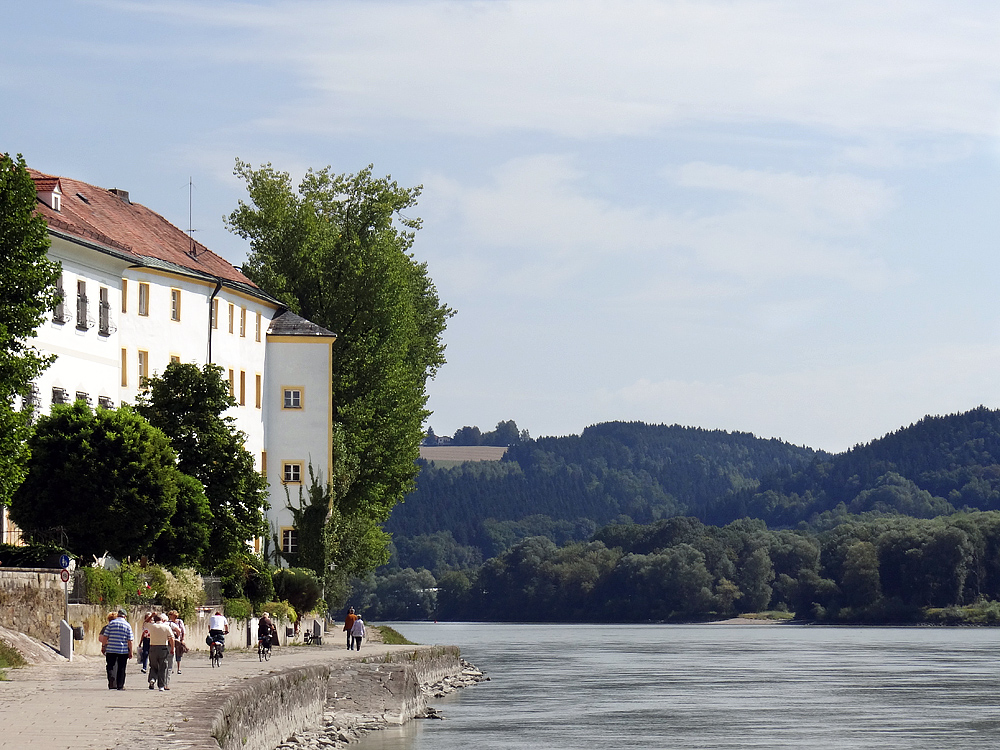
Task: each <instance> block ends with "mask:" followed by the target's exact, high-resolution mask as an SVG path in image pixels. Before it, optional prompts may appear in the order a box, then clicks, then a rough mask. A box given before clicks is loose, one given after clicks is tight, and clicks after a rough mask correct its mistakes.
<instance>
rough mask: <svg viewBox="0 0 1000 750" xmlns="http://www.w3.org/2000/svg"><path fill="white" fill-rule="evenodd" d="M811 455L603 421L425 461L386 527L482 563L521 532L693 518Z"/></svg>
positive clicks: (572, 532) (744, 437)
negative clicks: (448, 459) (464, 551)
mask: <svg viewBox="0 0 1000 750" xmlns="http://www.w3.org/2000/svg"><path fill="white" fill-rule="evenodd" d="M817 457H822V458H827V459H828V458H829V456H826V455H825V454H819V453H817V452H816V451H814V450H812V449H809V448H803V447H796V446H793V445H789V444H788V443H784V442H782V441H780V440H773V439H769V440H765V439H761V438H757V437H755V436H754V435H752V434H749V433H739V432H732V433H731V432H725V431H722V430H704V429H700V428H696V427H680V426H677V425H673V426H667V425H648V424H644V423H641V422H628V423H626V422H608V423H605V424H598V425H594V426H591V427H588V428H587V429H585V430H584V431H583V434H581V435H572V436H568V437H550V438H540V439H537V440H528V441H526V442H523V443H521V444H519V445H513V446H511V447H510V448H508V449H507V452H506V454H505V455H504V457H503V460H501V461H499V462H479V463H463V464H460V465H458V466H454V467H441V466H438V465H436V464H435V465H430V464H425V465H424V467H423V469H422V470H421V473H420V476H419V477H418V478H417V488H416V490H415V491H414V492H412V493H410V495H408V496H407V497H406V500H405V502H404V503H403V504H402V505H400V506H397V507H396V508H395V509H394V510H393V513H392V516H391V518H390V519H389V521H388V522H387V523H386V524H385V528H386V530H387V531H390V532H392V533H393V534H394V535H395V536H396V537H397V538H400V537H406V538H412V537H418V536H422V535H430V534H436V533H438V532H450V534H451V535H452V536H453V537H454V539H455V541H456V542H457V543H458V544H459V545H463V546H469V547H474V548H477V549H478V550H480V551H481V552H482V554H483V555H484V556H486V557H489V556H492V555H495V554H498V553H499V552H501V551H503V550H504V549H507V548H509V547H510V546H511V545H513V544H514V543H516V542H517V541H519V540H520V539H523V538H525V537H528V536H534V535H544V536H548V537H549V538H551V539H553V540H554V541H556V542H563V541H569V540H578V539H587V538H589V537H590V535H592V534H593V533H594V531H596V530H597V529H598V528H600V527H602V526H604V525H606V524H608V523H613V522H620V523H630V522H636V523H649V522H652V521H655V520H657V519H660V518H668V517H672V516H676V515H694V516H701V515H702V514H703V513H704V512H705V510H706V509H707V508H709V507H714V506H713V503H716V502H717V500H718V498H720V497H723V496H726V495H729V494H731V493H733V492H736V491H740V490H748V491H752V490H755V489H756V488H757V486H758V484H759V482H760V479H761V478H762V477H763V476H765V475H768V474H775V473H781V474H784V475H788V476H790V475H792V474H793V473H795V472H798V471H800V470H801V469H802V468H803V467H804V466H806V465H808V464H809V463H810V462H812V461H813V460H814V459H816V458H817Z"/></svg>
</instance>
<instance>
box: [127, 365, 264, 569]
mask: <svg viewBox="0 0 1000 750" xmlns="http://www.w3.org/2000/svg"><path fill="white" fill-rule="evenodd" d="M222 373H223V370H222V368H221V367H219V366H218V365H214V364H207V365H205V366H204V367H198V366H197V365H194V364H182V363H178V362H174V363H171V364H169V365H168V366H167V368H166V369H165V370H164V371H163V374H162V375H161V376H159V377H153V378H148V379H147V380H146V381H145V384H146V389H145V390H144V391H143V392H142V393H140V394H139V399H138V404H137V406H136V410H137V411H138V412H139V413H140V414H142V415H143V416H144V417H145V418H146V419H148V420H149V422H150V423H151V424H152V425H153V426H155V427H158V428H159V429H161V430H163V432H164V433H165V434H166V435H167V436H168V437H169V438H170V442H171V444H172V445H173V447H174V450H176V451H177V456H178V462H179V464H178V465H179V467H180V470H181V471H183V472H184V473H185V474H189V475H190V476H192V477H194V478H195V479H197V480H198V481H200V482H201V483H202V485H203V486H204V487H205V495H206V497H208V502H209V509H210V511H211V520H210V527H211V528H210V532H209V546H208V549H207V550H206V551H205V554H204V556H203V558H202V565H203V567H204V568H205V569H208V570H211V569H214V568H216V567H217V566H219V565H220V564H221V563H222V561H223V560H226V559H229V558H232V557H240V556H245V555H247V554H248V553H247V544H248V542H249V541H251V540H252V539H254V538H256V537H258V536H261V535H263V534H266V533H267V521H266V518H265V515H264V514H265V511H266V510H267V507H268V506H267V480H266V479H264V477H263V476H261V474H260V473H259V472H258V471H257V469H256V468H255V467H254V458H253V455H251V453H250V451H248V450H247V449H246V435H245V434H244V433H242V432H241V431H239V430H238V429H236V427H235V424H234V420H233V418H232V417H228V416H224V413H225V411H226V410H227V409H229V408H230V407H232V406H236V401H235V399H233V397H232V395H230V393H229V384H228V383H227V382H226V381H225V380H223V378H222Z"/></svg>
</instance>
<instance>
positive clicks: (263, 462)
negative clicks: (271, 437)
mask: <svg viewBox="0 0 1000 750" xmlns="http://www.w3.org/2000/svg"><path fill="white" fill-rule="evenodd" d="M260 474H261V476H264V477H266V476H267V451H261V452H260Z"/></svg>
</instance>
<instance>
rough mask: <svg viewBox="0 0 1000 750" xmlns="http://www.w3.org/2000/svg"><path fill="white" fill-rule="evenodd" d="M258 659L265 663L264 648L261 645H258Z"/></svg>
mask: <svg viewBox="0 0 1000 750" xmlns="http://www.w3.org/2000/svg"><path fill="white" fill-rule="evenodd" d="M257 658H258V659H260V660H261V661H264V647H263V646H261V645H260V644H259V643H258V644H257Z"/></svg>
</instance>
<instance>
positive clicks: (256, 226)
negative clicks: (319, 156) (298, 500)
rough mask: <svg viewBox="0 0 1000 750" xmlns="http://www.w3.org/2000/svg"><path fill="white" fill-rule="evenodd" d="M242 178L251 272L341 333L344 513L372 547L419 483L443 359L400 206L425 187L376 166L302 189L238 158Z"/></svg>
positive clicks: (337, 396) (436, 309)
mask: <svg viewBox="0 0 1000 750" xmlns="http://www.w3.org/2000/svg"><path fill="white" fill-rule="evenodd" d="M236 174H237V175H238V176H239V177H241V178H243V179H244V180H245V181H246V184H247V190H248V192H249V195H250V204H246V203H243V202H242V201H241V202H240V205H239V207H238V208H237V209H236V210H235V211H234V212H233V213H232V215H231V216H230V217H229V226H230V228H231V229H232V230H233V231H234V232H236V233H237V234H239V235H240V236H242V237H244V238H246V239H248V240H250V243H251V251H250V254H249V258H248V260H247V263H246V265H245V266H244V267H243V269H244V271H245V272H246V273H247V275H248V276H249V277H250V278H251V279H253V281H254V282H256V283H257V284H258V285H260V287H261V288H263V289H265V290H266V291H268V292H269V293H271V294H273V295H274V296H276V297H277V298H279V299H281V300H282V301H283V302H285V303H286V304H287V305H288V306H289V307H290V308H291V309H292V310H293V311H294V312H296V313H298V314H300V315H302V316H304V317H306V318H308V319H309V320H311V321H313V322H315V323H318V324H319V325H322V326H324V327H326V328H328V329H330V330H332V331H334V332H335V333H337V334H338V337H337V339H336V341H335V342H334V343H333V345H332V357H333V373H332V375H333V382H332V384H331V389H332V397H333V404H334V407H333V408H334V420H335V422H337V423H338V424H339V425H340V426H342V428H343V433H342V434H343V444H344V449H345V451H346V453H347V463H349V464H350V465H351V466H352V475H351V478H350V481H349V482H348V483H347V484H346V486H345V488H344V495H343V502H342V503H341V510H342V511H343V512H344V517H345V518H346V519H348V526H350V529H348V531H349V532H350V534H352V535H354V536H358V534H359V533H360V540H361V547H363V548H365V549H366V551H367V546H368V545H367V543H368V542H371V541H373V540H374V539H375V535H374V534H373V533H371V530H370V529H365V528H362V527H363V526H364V524H363V520H364V519H365V518H367V519H370V520H371V522H372V523H374V524H378V523H381V522H382V521H384V520H385V519H386V518H387V517H388V516H389V512H390V511H391V509H392V508H393V506H394V505H396V503H398V502H399V501H400V500H402V498H403V496H404V495H405V494H406V493H407V492H408V491H409V490H410V489H411V488H412V486H413V478H414V476H415V474H416V471H417V470H416V466H415V465H414V460H415V459H416V458H417V456H418V445H419V443H420V441H421V439H422V438H423V427H422V424H423V421H424V419H425V418H426V417H427V415H428V412H427V410H426V408H425V405H426V402H427V394H426V389H425V386H426V382H427V379H428V378H429V377H433V375H434V373H435V372H436V371H437V368H438V367H440V366H441V365H442V364H443V363H444V344H443V343H442V341H441V336H442V333H443V332H444V328H445V324H446V322H447V319H448V318H449V317H450V316H451V315H452V314H453V311H452V310H450V309H449V308H448V307H447V306H445V305H443V304H441V302H440V300H439V299H438V296H437V290H436V289H435V288H434V284H433V282H432V281H431V279H430V277H429V276H428V274H427V267H426V265H425V264H423V263H419V262H417V261H416V260H415V259H414V257H413V255H412V252H411V249H412V246H413V240H414V233H415V231H416V230H417V229H418V228H419V226H420V221H419V220H418V219H411V218H408V217H407V216H405V215H404V214H405V212H407V211H408V210H409V209H411V208H413V207H414V206H415V205H416V200H417V197H418V196H419V194H420V189H419V188H402V187H400V186H399V185H398V184H397V183H395V182H393V181H392V180H391V179H390V178H388V177H386V178H377V177H374V176H373V174H372V168H371V167H368V168H366V169H364V170H362V171H360V172H358V173H357V174H353V175H335V174H332V173H331V171H330V170H329V169H323V170H320V171H312V170H310V171H309V172H308V173H307V174H306V176H305V177H304V178H303V180H302V182H301V184H300V185H299V187H298V189H297V190H295V189H293V187H292V185H291V181H290V179H289V176H288V174H286V173H283V172H277V171H275V170H274V169H273V168H272V167H271V166H270V165H267V166H264V167H262V168H261V169H259V170H253V169H251V168H250V166H249V165H248V164H245V163H242V162H237V165H236ZM386 541H387V539H383V540H382V542H383V544H384V543H385V542H386ZM341 547H342V549H343V547H344V545H341ZM360 559H361V558H357V557H355V558H351V559H349V560H348V562H349V563H350V564H351V565H354V564H355V563H356V562H358V561H359V560H360ZM355 567H356V566H355Z"/></svg>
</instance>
